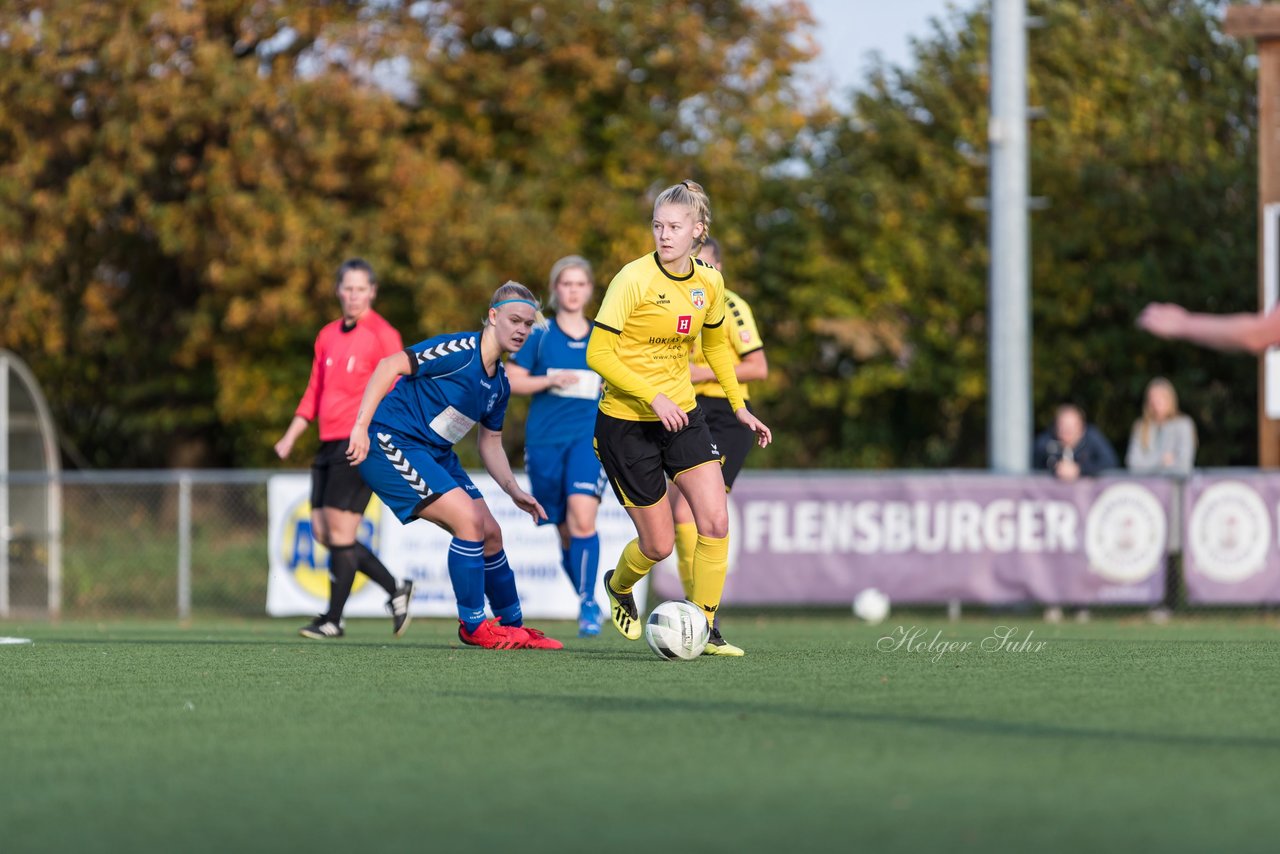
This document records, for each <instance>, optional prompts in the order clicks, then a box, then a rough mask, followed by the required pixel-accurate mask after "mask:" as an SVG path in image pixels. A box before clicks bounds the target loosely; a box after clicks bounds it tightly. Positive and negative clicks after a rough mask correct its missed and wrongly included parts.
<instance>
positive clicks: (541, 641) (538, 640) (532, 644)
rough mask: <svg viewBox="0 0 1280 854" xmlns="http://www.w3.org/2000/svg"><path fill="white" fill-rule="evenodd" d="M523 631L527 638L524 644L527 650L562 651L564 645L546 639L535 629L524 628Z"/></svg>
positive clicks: (553, 639) (551, 639)
mask: <svg viewBox="0 0 1280 854" xmlns="http://www.w3.org/2000/svg"><path fill="white" fill-rule="evenodd" d="M524 631H525V634H527V635H528V636H529V640H528V642H527V643H526V644H525V645H526V646H527V647H528V648H529V649H564V644H562V643H560V641H558V640H556V639H555V638H549V637H547V636H546V635H544V634H543V633H542V632H540V631H538V630H537V629H531V628H529V627H528V626H524Z"/></svg>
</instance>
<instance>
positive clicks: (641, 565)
mask: <svg viewBox="0 0 1280 854" xmlns="http://www.w3.org/2000/svg"><path fill="white" fill-rule="evenodd" d="M653 564H654V561H651V560H649V559H648V558H647V557H645V556H644V552H642V551H640V540H639V539H635V540H632V541H631V542H629V543H627V545H626V547H625V548H623V550H622V555H621V556H620V557H619V558H618V568H617V569H616V570H614V573H613V578H612V579H610V580H611V581H612V582H613V592H615V593H630V592H631V588H633V587H635V586H636V585H637V584H639V583H640V579H642V578H644V577H645V576H646V575H648V574H649V570H651V569H653Z"/></svg>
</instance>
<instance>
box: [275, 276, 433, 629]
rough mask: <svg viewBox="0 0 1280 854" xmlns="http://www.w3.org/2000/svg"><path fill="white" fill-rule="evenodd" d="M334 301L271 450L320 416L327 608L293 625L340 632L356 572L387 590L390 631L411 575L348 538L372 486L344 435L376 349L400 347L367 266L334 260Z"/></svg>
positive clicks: (399, 623) (316, 503)
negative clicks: (298, 396)
mask: <svg viewBox="0 0 1280 854" xmlns="http://www.w3.org/2000/svg"><path fill="white" fill-rule="evenodd" d="M337 282H338V287H337V292H338V302H339V303H341V304H342V318H341V319H340V320H335V321H333V322H332V323H330V324H328V325H326V326H325V327H324V328H323V329H321V330H320V334H319V335H317V336H316V346H315V361H313V362H312V363H311V380H310V382H308V383H307V390H306V392H305V393H303V395H302V401H301V402H300V403H299V404H298V409H297V410H296V412H295V413H294V416H293V421H291V422H290V423H289V429H287V430H285V432H284V436H282V437H281V439H280V441H279V442H276V445H275V450H276V455H277V456H279V457H280V459H282V460H283V459H285V458H287V457H288V456H289V453H290V452H291V451H292V450H293V443H294V442H296V441H297V440H298V437H299V436H301V435H302V433H303V431H305V430H306V429H307V425H308V424H310V423H311V422H312V421H314V420H316V417H317V415H318V416H319V418H320V451H319V453H317V454H316V459H315V462H314V463H312V464H311V532H312V536H314V537H315V539H316V541H317V542H319V543H321V544H323V545H324V546H325V547H327V548H328V549H329V610H328V611H326V612H325V613H323V614H321V615H320V616H318V617H316V618H315V620H313V621H312V622H310V623H308V624H307V625H305V626H303V627H302V628H301V629H299V634H301V635H302V636H303V637H308V638H315V639H316V640H324V639H327V638H340V637H342V635H343V630H342V610H343V608H345V607H346V604H347V597H348V596H350V595H351V586H352V584H354V583H355V580H356V573H357V572H363V573H364V574H365V575H367V576H369V578H370V579H371V580H372V581H373V582H374V583H375V584H377V585H378V586H379V587H381V588H382V589H383V590H385V591H387V595H388V596H389V597H390V598H389V600H388V601H387V607H388V609H390V611H391V619H392V622H393V624H394V630H395V634H396V636H397V637H399V636H400V635H401V634H403V633H404V630H405V628H406V627H408V625H409V602H410V600H411V599H412V598H413V582H412V581H408V580H406V581H405V582H404V583H403V584H401V585H399V586H397V585H396V580H395V578H393V577H392V575H391V573H390V572H388V571H387V568H386V567H385V566H383V565H382V561H380V560H378V558H377V556H376V555H375V554H374V553H373V552H371V551H369V549H368V548H366V547H365V546H364V544H363V543H360V542H358V541H357V540H356V532H357V531H359V529H360V520H361V518H362V517H363V516H364V510H365V507H366V506H368V504H369V498H370V497H371V496H372V494H373V491H372V490H371V489H369V487H368V486H367V485H366V484H365V482H364V480H363V479H361V477H360V471H359V469H357V468H355V467H353V466H352V465H351V464H350V462H349V461H348V460H347V456H346V452H347V442H348V441H349V440H350V438H351V428H352V425H354V424H355V420H356V411H357V410H358V409H359V408H360V398H361V397H362V396H363V395H364V387H365V385H366V384H367V383H368V381H369V375H370V374H372V373H373V369H374V368H375V367H377V364H378V362H379V361H381V360H382V359H383V358H384V357H386V356H389V355H391V354H392V353H396V352H398V351H400V350H401V349H403V347H404V345H403V343H402V342H401V340H400V333H398V332H396V330H395V329H394V328H392V326H391V324H389V323H387V321H385V320H384V319H383V318H382V315H380V314H378V313H377V312H376V311H374V310H373V299H374V297H375V296H377V294H378V281H377V279H376V278H375V277H374V275H373V268H372V267H370V266H369V264H368V263H367V262H365V261H362V260H361V259H359V258H352V259H350V260H348V261H344V262H343V263H342V266H341V267H339V268H338V275H337Z"/></svg>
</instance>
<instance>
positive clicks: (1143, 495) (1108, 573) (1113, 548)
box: [1084, 483, 1169, 584]
mask: <svg viewBox="0 0 1280 854" xmlns="http://www.w3.org/2000/svg"><path fill="white" fill-rule="evenodd" d="M1084 531H1085V532H1084V552H1085V556H1086V557H1087V558H1088V559H1089V569H1090V571H1092V572H1094V573H1095V574H1097V575H1100V576H1102V577H1103V578H1105V579H1107V580H1108V581H1114V582H1116V583H1117V584H1134V583H1136V582H1139V581H1142V580H1144V579H1146V578H1149V577H1150V576H1151V574H1152V573H1154V572H1155V571H1156V570H1157V569H1159V568H1160V560H1161V558H1163V557H1164V552H1165V545H1166V543H1167V542H1168V536H1169V522H1168V519H1166V518H1165V512H1164V508H1163V507H1162V506H1160V501H1159V499H1157V498H1156V497H1155V496H1154V495H1152V494H1151V490H1149V489H1147V488H1146V487H1145V486H1140V485H1138V484H1136V483H1120V484H1116V485H1115V486H1109V487H1107V488H1106V489H1104V490H1103V491H1102V494H1101V495H1099V496H1098V497H1097V498H1096V499H1094V502H1093V506H1092V507H1090V508H1089V516H1088V518H1087V519H1086V520H1085V529H1084Z"/></svg>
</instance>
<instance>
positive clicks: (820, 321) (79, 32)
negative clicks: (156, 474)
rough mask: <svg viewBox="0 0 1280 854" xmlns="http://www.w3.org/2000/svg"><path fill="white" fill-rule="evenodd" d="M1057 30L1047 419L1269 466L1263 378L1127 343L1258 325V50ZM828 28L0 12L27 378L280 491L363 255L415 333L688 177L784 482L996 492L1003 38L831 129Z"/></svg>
mask: <svg viewBox="0 0 1280 854" xmlns="http://www.w3.org/2000/svg"><path fill="white" fill-rule="evenodd" d="M973 5H974V4H970V6H973ZM1031 6H1032V12H1033V13H1034V14H1037V15H1040V16H1041V17H1042V18H1044V20H1045V23H1046V26H1045V28H1044V29H1041V30H1037V31H1035V32H1033V33H1032V36H1031V49H1030V59H1031V86H1032V96H1031V97H1032V102H1033V103H1037V104H1041V105H1043V106H1044V107H1045V109H1046V111H1047V115H1048V118H1047V119H1046V120H1044V121H1041V122H1037V123H1036V124H1035V125H1034V126H1033V128H1032V132H1031V140H1032V146H1033V151H1032V155H1033V163H1032V186H1033V189H1034V192H1036V193H1037V194H1039V195H1044V196H1048V197H1049V198H1050V199H1051V202H1052V204H1051V207H1050V208H1048V209H1047V210H1045V211H1042V212H1038V213H1036V214H1035V219H1034V221H1033V233H1032V265H1033V288H1034V294H1033V299H1034V304H1033V312H1034V318H1033V321H1034V330H1035V332H1034V336H1035V338H1034V341H1035V345H1034V359H1035V363H1034V378H1035V392H1036V408H1037V413H1038V414H1039V415H1040V416H1041V420H1042V421H1043V420H1044V419H1045V418H1047V415H1048V412H1049V410H1050V409H1051V408H1052V406H1053V405H1054V404H1055V403H1056V402H1058V401H1059V400H1062V399H1067V398H1071V399H1075V400H1077V401H1079V402H1080V403H1082V404H1083V405H1084V406H1085V407H1086V408H1087V409H1088V410H1089V411H1090V412H1091V414H1092V415H1093V416H1094V417H1095V418H1096V419H1097V420H1098V421H1099V422H1100V423H1101V425H1102V427H1103V428H1104V429H1105V430H1106V432H1107V433H1108V434H1109V435H1110V436H1111V437H1112V439H1113V440H1115V441H1116V442H1120V441H1122V440H1123V438H1124V437H1125V435H1126V434H1127V428H1128V423H1129V420H1130V419H1131V418H1132V417H1133V416H1134V414H1135V413H1136V411H1137V407H1138V401H1139V395H1140V392H1141V387H1142V385H1143V384H1144V383H1145V381H1146V380H1147V379H1148V378H1149V377H1150V376H1151V375H1153V374H1157V373H1163V374H1167V375H1169V376H1170V377H1171V378H1172V379H1173V380H1174V382H1175V384H1176V385H1177V386H1178V388H1179V389H1180V391H1181V392H1182V394H1183V401H1184V404H1186V408H1187V409H1188V410H1189V411H1190V412H1191V414H1192V415H1193V416H1194V417H1195V418H1196V420H1197V422H1198V423H1199V424H1200V426H1201V430H1202V438H1203V443H1204V452H1203V454H1202V460H1204V461H1209V462H1216V463H1222V462H1237V461H1241V462H1242V461H1248V460H1251V459H1252V456H1253V439H1252V421H1253V415H1252V409H1250V407H1251V406H1252V400H1253V393H1254V384H1253V379H1252V377H1253V370H1254V369H1253V365H1252V363H1250V362H1249V361H1248V360H1245V359H1234V360H1233V359H1230V358H1227V357H1221V356H1215V355H1211V354H1207V353H1204V352H1202V351H1198V350H1194V349H1192V348H1189V347H1186V346H1182V345H1167V344H1160V343H1158V342H1156V341H1154V340H1152V339H1145V338H1142V337H1141V336H1139V335H1137V334H1136V333H1135V332H1134V331H1133V328H1132V318H1133V316H1134V314H1135V313H1136V311H1137V309H1138V307H1140V305H1141V304H1143V303H1144V302H1146V301H1148V300H1151V299H1173V300H1179V301H1183V302H1187V303H1189V304H1191V305H1193V306H1196V307H1201V308H1206V309H1212V310H1229V309H1247V308H1248V307H1249V306H1251V305H1252V303H1253V293H1254V290H1253V282H1254V276H1253V270H1254V269H1255V267H1254V264H1255V252H1256V249H1255V237H1256V230H1255V229H1256V218H1255V216H1254V203H1255V197H1254V191H1253V187H1254V175H1255V172H1254V169H1255V156H1254V150H1255V139H1254V136H1253V134H1254V132H1255V127H1256V112H1257V105H1256V103H1255V99H1254V71H1253V67H1252V65H1251V64H1250V61H1249V57H1248V56H1247V53H1246V48H1245V47H1243V46H1241V45H1239V44H1237V43H1236V42H1234V41H1232V40H1229V39H1226V38H1224V37H1223V36H1222V35H1221V33H1220V31H1219V25H1218V18H1217V14H1218V10H1219V4H1216V3H1210V2H1207V0H1202V2H1196V0H1143V2H1132V0H1128V1H1127V2H1121V0H1071V2H1067V0H1032V2H1031ZM984 9H985V4H984ZM811 27H812V20H811V18H810V17H809V13H808V11H807V9H806V8H805V6H804V4H803V3H799V2H774V3H763V2H754V0H700V2H693V3H677V2H670V3H666V2H664V3H624V2H617V0H593V2H590V3H583V2H580V0H466V2H464V0H446V2H432V3H400V2H378V3H372V2H333V3H323V4H317V3H312V2H303V1H302V0H208V2H204V3H191V2H182V0H137V2H133V3H128V4H84V3H82V2H73V0H41V1H40V2H36V0H25V1H24V2H18V3H15V4H9V5H8V6H7V7H6V9H5V11H3V12H0V311H3V313H4V317H5V323H4V324H3V325H2V326H0V346H5V347H9V348H11V349H14V350H17V351H18V352H19V353H21V354H22V355H23V356H25V357H26V358H27V360H28V361H29V362H31V364H32V365H33V367H34V368H35V371H36V373H37V375H38V376H39V378H40V380H41V381H42V382H43V383H44V384H45V387H46V391H47V392H48V394H49V397H50V401H51V403H52V405H53V407H54V409H55V415H56V417H57V419H58V421H59V423H60V425H61V427H62V429H63V430H64V432H65V433H66V435H67V437H68V438H69V440H70V443H71V444H72V445H73V446H74V447H77V448H79V449H80V452H81V454H82V455H83V457H84V458H86V459H87V461H88V462H90V463H92V464H95V465H102V466H126V465H129V466H152V465H165V464H201V465H205V464H211V465H232V464H234V465H257V464H262V463H265V462H267V461H268V460H270V448H271V444H272V443H273V442H274V440H275V439H276V438H277V437H278V435H279V433H280V431H281V430H282V429H283V427H284V425H285V424H286V423H287V421H288V418H289V415H290V414H291V412H292V409H293V406H294V405H295V403H296V401H297V398H298V396H299V394H300V393H301V390H302V388H303V385H304V384H305V382H306V374H307V370H308V368H309V353H310V345H311V341H312V339H313V337H314V335H315V332H316V330H317V329H318V327H319V326H320V325H321V324H322V323H323V322H325V321H326V320H328V319H330V318H331V317H333V316H334V315H335V314H336V304H335V302H334V299H333V290H332V286H333V282H332V279H331V276H332V272H333V270H334V269H335V268H336V266H337V264H338V263H339V261H341V260H342V259H343V258H344V257H347V256H349V255H361V256H363V257H366V258H367V259H369V260H370V261H371V262H372V263H373V264H374V266H375V268H376V269H377V270H378V272H379V277H380V281H381V286H380V296H379V303H378V306H379V310H380V311H382V312H383V313H384V314H385V315H387V316H388V317H389V318H390V319H391V320H392V322H393V323H395V325H396V326H397V327H398V328H399V329H400V330H401V331H402V333H403V335H404V337H405V338H406V340H409V341H413V340H418V339H419V338H422V337H426V336H428V335H432V334H435V333H437V332H440V331H445V330H452V329H458V328H465V327H468V326H475V325H478V323H479V320H480V317H481V313H482V308H483V306H484V305H485V301H486V299H487V297H488V295H489V294H490V293H491V292H492V289H493V288H494V287H496V286H497V285H499V284H501V283H502V282H503V281H505V280H506V279H517V280H520V281H524V282H526V283H527V284H530V285H532V286H534V287H535V289H536V290H542V289H543V288H544V287H545V285H544V279H545V275H546V271H547V269H548V268H549V267H550V265H551V263H552V261H553V260H554V259H555V258H557V257H559V256H561V255H564V254H568V253H570V252H576V253H581V254H585V255H586V256H587V257H589V258H591V259H592V260H593V261H594V262H595V263H596V265H597V271H598V274H599V278H600V281H601V284H604V283H607V281H608V279H609V277H610V276H611V275H612V274H613V272H614V271H616V270H617V269H618V268H619V267H620V266H621V265H622V264H624V263H626V262H627V261H629V260H630V259H632V258H634V257H636V256H637V255H639V254H641V253H643V252H645V251H646V250H647V249H648V248H650V246H651V243H650V237H649V234H648V226H647V222H648V217H649V212H648V208H649V205H650V204H651V201H652V198H653V195H654V193H655V191H656V190H658V189H660V188H661V187H663V186H665V185H667V184H670V183H672V182H674V181H676V180H679V179H681V178H684V177H693V178H695V179H697V180H698V181H700V182H702V183H703V184H704V185H705V186H707V188H708V189H709V191H710V194H711V198H712V201H713V213H714V214H715V217H716V219H715V222H714V224H713V228H712V230H713V233H714V234H716V235H717V236H718V237H720V238H721V239H722V240H723V241H724V243H725V247H726V250H727V256H726V262H727V265H728V266H727V274H728V280H729V282H730V285H731V287H733V288H734V289H736V290H739V291H740V292H741V293H743V294H744V295H745V296H747V297H748V298H749V299H750V300H751V301H752V303H753V305H754V306H755V308H756V314H757V317H758V318H759V319H760V320H761V322H762V324H763V327H764V332H765V336H766V340H767V342H768V346H769V349H768V352H769V358H770V361H771V364H772V366H773V368H774V376H773V377H772V378H771V379H770V381H769V382H767V383H765V384H763V385H762V386H761V388H760V389H759V391H758V393H757V395H756V400H757V402H758V405H759V408H760V409H761V410H762V412H764V413H765V414H766V415H767V416H768V418H769V420H770V421H771V424H772V425H773V426H774V427H775V430H776V434H777V436H778V438H779V443H778V446H777V447H776V448H775V449H774V450H773V451H772V452H770V453H769V454H767V455H761V456H760V458H759V462H760V463H761V464H768V465H836V466H844V465H854V466H937V465H946V466H952V465H982V464H983V463H984V462H985V443H986V409H985V406H986V403H985V401H986V372H987V365H986V358H987V347H986V275H987V274H986V267H987V258H986V239H987V219H986V215H985V214H984V213H983V212H981V211H980V210H978V209H976V208H975V207H974V205H973V204H972V200H973V199H975V198H981V197H983V196H984V195H985V194H986V185H987V173H986V169H985V166H984V165H983V162H982V159H983V155H984V154H985V152H986V147H987V146H986V127H987V122H986V114H987V98H988V95H987V91H988V80H987V78H986V70H985V69H986V65H985V64H986V54H987V44H986V40H987V25H986V21H985V18H984V16H983V14H981V13H980V12H979V11H975V10H971V11H967V12H966V11H963V10H958V11H953V12H952V13H950V15H949V16H948V17H947V18H946V19H945V20H943V21H939V22H937V23H936V25H935V28H934V31H933V32H932V34H931V35H930V36H929V37H927V38H925V39H923V40H921V41H920V42H919V43H917V45H916V58H915V62H914V65H913V66H912V67H911V68H909V69H902V68H893V67H888V66H884V65H881V66H878V67H876V68H875V69H874V70H873V71H872V72H871V73H870V74H869V75H868V77H867V78H866V80H865V81H864V83H863V84H862V85H861V86H860V87H858V89H857V90H856V91H855V92H853V93H851V94H850V96H849V97H848V99H847V101H845V102H843V103H840V104H837V105H836V106H835V108H832V107H830V106H829V105H827V104H826V103H824V102H823V101H822V100H821V99H820V98H818V97H816V96H815V95H814V94H813V93H812V92H811V90H810V89H809V88H808V87H807V85H806V84H805V82H804V81H803V79H802V77H801V73H802V69H803V63H804V62H805V61H807V60H808V59H809V58H810V57H811V56H812V48H811V47H810V46H809V45H810V40H809V32H810V28H811ZM1228 400H1232V401H1234V402H1235V404H1236V405H1235V406H1227V405H1226V401H1228ZM516 420H517V421H518V419H516ZM514 426H516V425H514V424H513V427H514ZM513 432H515V433H516V434H517V435H516V436H515V437H514V438H515V440H516V441H513V447H514V446H516V445H518V438H519V436H518V430H515V431H513Z"/></svg>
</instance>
